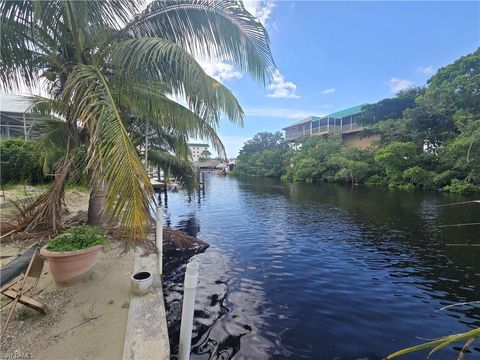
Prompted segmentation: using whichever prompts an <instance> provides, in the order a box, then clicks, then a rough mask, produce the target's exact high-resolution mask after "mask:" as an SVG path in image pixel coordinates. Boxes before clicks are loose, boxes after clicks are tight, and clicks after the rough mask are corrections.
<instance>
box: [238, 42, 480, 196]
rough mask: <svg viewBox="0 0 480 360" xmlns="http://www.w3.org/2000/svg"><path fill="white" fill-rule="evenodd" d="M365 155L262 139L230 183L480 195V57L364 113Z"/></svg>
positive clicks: (268, 136) (245, 153)
mask: <svg viewBox="0 0 480 360" xmlns="http://www.w3.org/2000/svg"><path fill="white" fill-rule="evenodd" d="M362 110H363V113H362V115H361V117H360V119H359V120H358V121H359V123H360V124H361V125H364V126H366V127H367V128H366V129H364V130H362V133H361V136H368V135H371V134H380V140H378V141H376V142H375V143H374V144H373V146H371V147H370V148H368V149H365V150H359V149H357V148H354V147H347V146H344V145H343V144H342V139H341V135H339V134H334V135H329V136H328V137H321V136H307V137H303V138H300V139H298V140H297V142H296V143H295V144H291V143H287V142H286V141H285V140H284V138H283V134H282V133H281V132H276V133H269V132H262V133H259V134H257V135H255V136H254V137H253V138H252V139H251V140H249V141H247V142H246V143H245V144H244V147H243V148H242V149H241V151H240V154H239V157H238V159H237V166H236V168H235V170H234V172H233V174H234V175H244V176H267V177H281V178H282V179H283V180H286V181H300V182H307V183H320V182H325V181H328V182H345V183H351V184H369V185H381V186H388V187H392V188H402V189H413V188H423V189H429V190H433V189H443V190H445V191H449V192H453V193H471V192H476V191H480V49H477V50H476V51H475V52H473V53H471V54H469V55H466V56H463V57H461V58H459V59H458V60H456V61H455V62H454V63H452V64H450V65H448V66H445V67H443V68H441V69H439V70H438V71H437V73H436V74H435V75H433V76H432V77H431V78H430V79H429V80H428V81H427V83H426V85H425V86H423V87H416V88H411V89H407V90H404V91H401V92H399V93H398V94H397V95H396V96H395V97H393V98H387V99H383V100H381V101H379V102H377V103H374V104H368V105H365V106H364V107H363V109H362Z"/></svg>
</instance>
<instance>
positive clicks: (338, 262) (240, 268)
mask: <svg viewBox="0 0 480 360" xmlns="http://www.w3.org/2000/svg"><path fill="white" fill-rule="evenodd" d="M205 183H206V190H205V191H206V194H203V195H202V194H200V196H198V197H199V198H200V197H201V202H200V203H198V201H197V202H196V203H195V202H192V203H189V202H188V197H187V196H186V195H185V194H182V193H178V194H169V196H170V198H169V202H168V210H167V217H168V219H169V220H170V221H171V224H172V226H174V227H177V228H182V229H184V230H185V231H187V232H190V233H191V234H192V235H196V236H198V237H199V238H201V239H203V240H205V241H207V242H209V243H210V244H211V247H210V248H209V250H208V251H207V252H206V253H205V254H201V255H198V256H197V260H198V261H199V262H200V263H201V264H202V270H201V281H200V289H199V292H198V295H197V304H196V314H195V318H196V319H195V334H194V346H193V348H192V351H193V354H192V358H196V359H224V358H225V359H227V358H235V359H262V358H273V359H282V358H286V357H292V358H311V359H333V358H336V359H359V358H368V359H380V358H382V357H383V356H385V354H387V353H389V352H391V351H394V350H396V349H398V348H401V347H405V346H409V345H412V344H414V343H417V342H418V341H419V340H418V338H416V337H417V336H418V337H423V338H434V337H438V336H442V335H445V334H449V333H453V332H460V331H465V330H467V329H468V328H471V327H473V326H480V306H474V305H470V306H464V307H454V308H448V309H445V310H442V311H437V310H438V309H440V308H442V307H443V306H446V305H449V304H452V303H455V302H465V301H474V300H478V298H479V289H480V262H479V261H478V259H479V258H480V248H478V247H476V248H466V247H454V246H446V244H450V243H476V244H478V243H480V238H479V236H478V234H479V231H478V228H477V229H475V228H474V227H465V228H455V229H452V228H442V227H439V226H440V225H443V224H452V223H459V222H462V223H465V222H479V219H480V212H478V210H476V208H475V206H478V205H476V204H473V205H470V206H468V207H460V208H454V207H440V206H438V205H440V204H444V203H449V202H455V201H459V200H460V201H461V200H464V199H461V198H459V197H455V196H449V195H445V194H436V193H428V192H425V193H423V192H403V191H391V190H387V189H371V188H370V189H369V188H364V187H356V188H351V187H342V186H332V185H321V186H315V185H302V184H282V183H279V182H275V181H268V180H264V179H259V180H257V179H255V180H247V181H239V180H237V179H233V178H230V177H226V178H224V177H215V176H206V177H205ZM197 195H198V194H197ZM181 281H182V272H181V271H180V272H177V273H176V274H171V276H170V278H168V279H167V281H166V294H167V306H168V309H169V318H170V319H173V318H175V314H176V313H179V311H178V310H179V306H180V307H181V303H180V300H181V289H182V288H181ZM179 304H180V305H179ZM171 321H173V322H174V320H171ZM173 328H174V329H175V327H173ZM171 338H172V341H173V343H172V349H174V351H175V349H176V344H175V339H177V338H178V337H176V336H175V335H173V336H172V337H171ZM475 351H476V350H475ZM477 353H478V352H477ZM455 356H456V353H455V352H454V350H453V348H452V349H450V350H447V351H446V352H442V353H441V354H440V355H437V357H436V358H437V359H442V358H454V357H455ZM420 357H422V355H420ZM411 358H412V359H413V358H419V357H418V356H417V357H411Z"/></svg>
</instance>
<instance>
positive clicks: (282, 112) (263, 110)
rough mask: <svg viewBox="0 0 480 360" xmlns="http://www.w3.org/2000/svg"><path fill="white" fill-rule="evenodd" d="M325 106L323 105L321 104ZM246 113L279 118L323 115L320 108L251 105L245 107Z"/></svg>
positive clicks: (298, 118)
mask: <svg viewBox="0 0 480 360" xmlns="http://www.w3.org/2000/svg"><path fill="white" fill-rule="evenodd" d="M321 107H323V106H321ZM244 110H245V115H246V116H247V117H248V116H256V117H266V118H271V117H273V118H277V119H292V120H300V119H304V118H306V117H308V116H311V115H318V116H323V115H325V114H323V113H322V112H321V111H318V110H305V109H292V108H279V107H251V108H245V109H244Z"/></svg>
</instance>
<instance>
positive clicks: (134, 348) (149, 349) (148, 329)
mask: <svg viewBox="0 0 480 360" xmlns="http://www.w3.org/2000/svg"><path fill="white" fill-rule="evenodd" d="M133 271H134V272H138V271H149V272H151V273H152V274H154V282H153V286H152V288H151V290H150V292H149V293H148V294H146V295H144V296H135V295H133V294H132V298H131V301H130V306H129V310H128V320H127V329H126V331H125V342H124V346H123V360H132V359H136V360H148V359H155V360H163V359H165V360H168V359H170V343H169V339H168V329H167V320H166V316H165V302H164V298H163V290H162V279H161V276H160V275H159V274H158V265H157V255H156V254H151V255H148V256H141V254H140V253H139V254H136V255H135V264H134V269H133Z"/></svg>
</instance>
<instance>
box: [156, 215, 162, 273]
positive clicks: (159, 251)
mask: <svg viewBox="0 0 480 360" xmlns="http://www.w3.org/2000/svg"><path fill="white" fill-rule="evenodd" d="M156 220H157V221H156V226H155V232H156V236H155V242H156V245H157V254H158V255H157V257H158V273H159V274H160V275H162V274H163V209H162V208H161V207H160V206H157V218H156Z"/></svg>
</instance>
